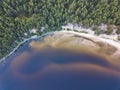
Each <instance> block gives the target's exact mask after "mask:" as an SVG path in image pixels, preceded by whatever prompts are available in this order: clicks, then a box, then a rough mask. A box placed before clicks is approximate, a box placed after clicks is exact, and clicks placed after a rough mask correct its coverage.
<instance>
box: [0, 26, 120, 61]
mask: <svg viewBox="0 0 120 90" xmlns="http://www.w3.org/2000/svg"><path fill="white" fill-rule="evenodd" d="M67 27H68V26H67ZM68 28H69V29H70V31H67V30H61V31H55V32H62V33H66V32H69V33H74V34H78V35H80V36H82V37H86V38H94V39H95V40H99V41H103V42H105V43H108V44H110V45H113V46H115V47H117V48H118V49H120V42H117V41H113V40H110V39H106V38H102V37H99V36H96V35H94V34H90V33H88V34H85V33H80V32H75V31H73V28H71V27H68ZM78 29H79V30H80V29H82V30H83V31H85V30H87V31H90V32H91V31H92V30H90V29H85V28H81V27H80V28H78ZM53 33H54V32H53V31H52V32H48V33H46V34H43V35H41V36H37V35H35V36H31V37H30V38H28V39H24V40H23V41H22V42H21V43H20V44H19V45H18V46H16V48H14V49H13V50H12V51H11V52H10V53H9V54H8V55H6V56H5V57H3V58H2V59H0V62H5V59H6V58H8V57H9V56H10V55H12V54H13V53H14V52H15V51H16V50H17V49H18V48H19V47H20V45H21V44H24V43H25V42H27V41H29V40H32V39H37V38H41V37H43V36H46V35H49V34H53Z"/></svg>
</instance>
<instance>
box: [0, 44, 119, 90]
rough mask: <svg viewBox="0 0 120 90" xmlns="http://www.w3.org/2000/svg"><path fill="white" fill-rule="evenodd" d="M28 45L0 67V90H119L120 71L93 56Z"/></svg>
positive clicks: (106, 61)
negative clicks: (35, 47)
mask: <svg viewBox="0 0 120 90" xmlns="http://www.w3.org/2000/svg"><path fill="white" fill-rule="evenodd" d="M28 44H29V43H25V44H24V45H23V46H22V47H20V48H19V49H18V50H17V51H16V52H15V53H14V54H12V55H11V56H10V57H9V58H7V62H6V64H5V65H2V64H1V66H0V68H1V69H0V90H120V69H119V68H117V66H115V64H112V62H110V61H109V60H108V59H106V58H104V57H101V56H99V55H94V54H91V53H85V52H84V53H83V52H80V51H72V50H68V49H65V48H64V49H56V48H47V49H43V50H40V51H34V50H33V49H31V48H30V47H29V46H28Z"/></svg>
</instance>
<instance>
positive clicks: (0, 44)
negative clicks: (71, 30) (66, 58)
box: [0, 0, 120, 58]
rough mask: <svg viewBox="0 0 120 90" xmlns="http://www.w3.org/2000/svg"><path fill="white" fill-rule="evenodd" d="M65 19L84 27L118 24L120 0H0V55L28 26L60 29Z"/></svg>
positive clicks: (5, 52)
mask: <svg viewBox="0 0 120 90" xmlns="http://www.w3.org/2000/svg"><path fill="white" fill-rule="evenodd" d="M69 22H70V23H73V24H74V23H78V24H82V25H83V26H84V27H90V26H92V25H93V24H94V25H99V24H101V23H105V24H114V25H117V26H119V25H120V1H119V0H0V58H1V57H2V56H4V55H6V54H7V53H9V52H10V51H11V50H12V49H13V47H15V46H16V45H17V43H15V41H21V40H22V39H23V38H24V37H25V36H24V33H25V32H27V33H28V34H29V29H32V28H36V29H38V30H40V28H41V27H45V31H44V32H47V31H51V30H52V31H53V30H60V29H61V26H62V25H64V24H67V23H69ZM110 32H111V30H110ZM38 33H39V34H42V33H41V32H38ZM29 36H30V35H29ZM29 36H28V37H29Z"/></svg>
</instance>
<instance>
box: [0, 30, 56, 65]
mask: <svg viewBox="0 0 120 90" xmlns="http://www.w3.org/2000/svg"><path fill="white" fill-rule="evenodd" d="M53 33H54V32H48V33H45V34H42V35H41V36H38V35H33V36H31V37H30V38H27V39H24V40H23V41H22V42H20V44H18V45H17V46H16V47H15V48H14V49H13V50H12V51H11V52H10V53H9V54H7V55H6V56H4V57H3V58H1V59H0V63H4V62H5V59H6V58H8V57H9V56H10V55H12V54H13V53H14V52H15V51H16V50H17V49H18V48H19V47H20V45H22V44H24V43H26V42H27V41H29V40H32V39H33V40H34V39H38V38H41V37H43V36H46V35H49V34H53ZM34 36H36V37H34Z"/></svg>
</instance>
